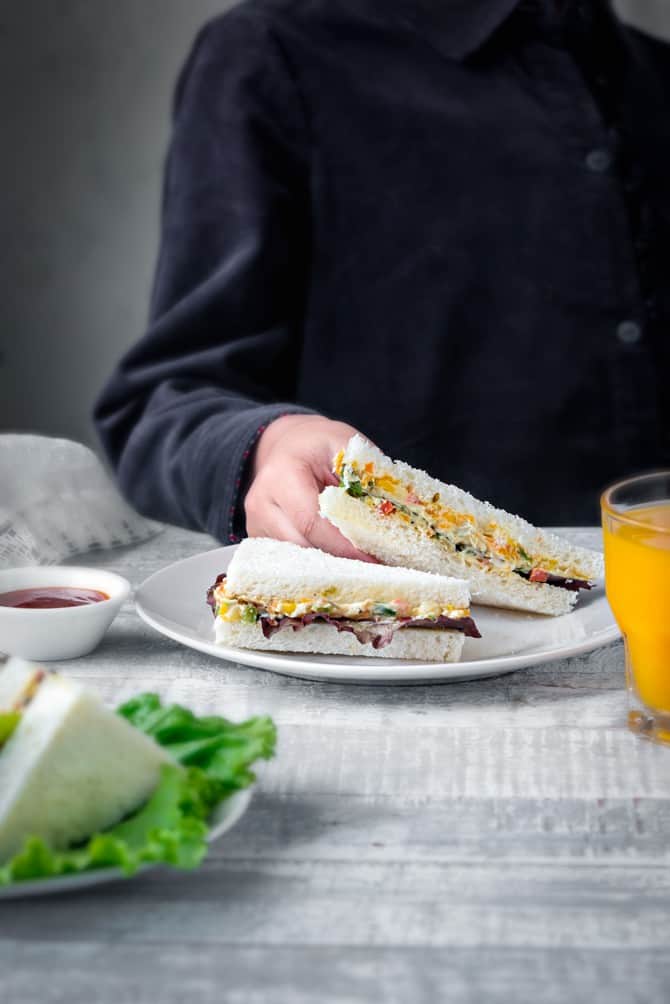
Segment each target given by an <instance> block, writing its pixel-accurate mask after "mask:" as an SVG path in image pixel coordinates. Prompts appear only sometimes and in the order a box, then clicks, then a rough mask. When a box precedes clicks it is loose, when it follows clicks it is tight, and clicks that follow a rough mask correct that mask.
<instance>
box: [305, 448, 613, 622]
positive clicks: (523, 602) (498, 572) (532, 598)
mask: <svg viewBox="0 0 670 1004" xmlns="http://www.w3.org/2000/svg"><path fill="white" fill-rule="evenodd" d="M362 444H364V441H363V440H362V439H361V437H360V436H354V437H353V438H352V440H351V441H350V444H349V445H350V447H353V448H352V450H351V453H350V450H349V448H347V451H346V453H345V461H346V460H348V459H349V457H350V456H353V457H354V458H355V459H356V460H358V461H359V462H360V463H362V464H365V463H367V462H368V461H370V460H371V461H372V462H373V463H374V465H375V471H376V472H378V471H382V472H383V473H390V474H391V476H393V477H395V478H398V479H400V480H402V481H405V482H409V483H412V484H413V485H414V490H415V491H416V493H417V495H418V496H419V497H421V498H423V497H429V498H430V497H432V496H433V495H435V494H436V493H439V494H440V500H441V502H443V503H444V504H445V505H448V506H450V507H451V508H453V509H455V510H456V511H459V512H464V513H470V514H471V515H473V516H474V517H475V519H481V520H489V519H495V520H496V521H497V522H498V523H499V524H500V525H501V526H502V527H504V528H505V529H506V530H508V531H509V532H510V533H511V534H512V535H513V536H514V537H515V538H516V539H517V540H518V541H519V543H520V544H521V546H522V547H524V549H525V550H526V551H528V552H529V553H530V554H537V553H543V554H544V555H546V556H547V557H556V558H557V559H559V560H562V561H564V562H565V563H567V564H569V565H574V566H575V567H576V568H578V569H579V571H580V573H581V574H580V577H583V576H585V577H587V578H589V579H592V580H598V579H601V578H602V576H603V559H602V555H600V554H598V553H597V552H595V551H589V550H587V549H586V548H581V547H574V546H573V545H571V544H570V543H568V542H566V541H563V540H561V538H560V537H558V536H556V535H555V534H549V533H545V532H544V531H542V530H539V529H536V528H535V527H533V526H531V524H530V523H527V522H526V521H525V520H523V519H521V518H520V517H518V516H511V515H509V514H508V513H505V512H504V511H503V510H498V509H494V508H493V506H491V505H489V503H487V502H478V501H477V500H476V499H474V498H473V497H472V496H471V495H468V494H467V493H466V492H463V491H461V490H460V489H458V488H455V487H454V486H453V485H443V484H442V483H441V482H439V481H436V480H435V479H434V478H431V477H430V476H429V475H427V474H425V473H424V472H422V471H415V470H414V469H413V468H411V467H408V466H407V465H406V464H401V463H399V462H398V461H390V460H388V459H387V458H386V457H384V455H383V454H382V453H381V452H380V451H379V450H377V449H376V447H373V446H370V444H366V445H365V448H364V447H363V445H362ZM319 508H320V512H321V515H322V516H324V517H325V518H326V519H328V520H329V521H330V522H331V523H332V524H333V525H334V526H336V527H337V528H338V530H340V532H341V533H343V534H344V536H345V537H347V539H348V540H350V541H351V543H352V544H354V545H355V546H356V547H358V548H359V549H360V550H361V551H364V552H366V553H367V554H372V555H374V556H375V557H376V558H378V559H379V560H380V561H383V562H385V563H386V564H388V565H405V566H408V567H410V568H417V569H421V570H423V571H426V572H435V573H438V574H440V575H445V576H458V577H460V578H466V579H467V580H468V583H469V585H470V591H471V595H472V602H473V603H481V604H484V605H487V606H495V607H508V608H511V609H515V610H526V611H529V612H532V613H541V614H549V615H553V616H557V615H561V614H565V613H568V612H569V611H570V610H571V609H572V608H573V606H574V605H575V603H576V602H577V599H578V597H579V594H578V593H577V592H572V591H570V590H567V589H562V588H560V587H557V586H550V585H548V584H546V583H541V582H529V581H528V580H527V579H524V578H523V577H522V576H520V575H516V574H514V573H513V572H512V573H510V572H509V571H508V570H506V569H498V568H495V567H491V568H487V567H486V566H476V565H474V564H471V563H467V562H465V561H464V560H463V559H462V557H461V556H460V554H459V553H458V552H456V551H450V550H448V549H447V548H445V547H443V546H442V545H441V544H440V543H438V541H436V540H435V539H433V538H430V537H427V536H426V535H425V534H423V533H421V532H420V530H418V529H417V528H416V527H415V526H414V525H413V524H411V523H405V522H404V521H402V520H398V519H393V518H392V517H391V518H389V517H385V516H382V515H381V514H380V513H379V512H378V511H377V510H376V509H373V508H370V507H369V506H367V505H365V504H364V503H362V502H361V501H360V500H359V499H355V498H352V497H351V496H350V495H349V494H348V493H347V492H346V491H345V490H344V489H342V488H335V487H328V488H325V489H324V490H323V492H322V493H321V495H320V498H319Z"/></svg>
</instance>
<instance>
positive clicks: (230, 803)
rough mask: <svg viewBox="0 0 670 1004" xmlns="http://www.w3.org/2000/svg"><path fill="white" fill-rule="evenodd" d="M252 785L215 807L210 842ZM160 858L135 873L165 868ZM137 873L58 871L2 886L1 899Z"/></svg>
mask: <svg viewBox="0 0 670 1004" xmlns="http://www.w3.org/2000/svg"><path fill="white" fill-rule="evenodd" d="M252 792H253V787H251V788H246V789H245V790H244V791H236V792H235V793H234V794H233V795H230V796H229V797H228V798H226V799H225V800H224V801H223V802H221V804H220V805H219V806H218V807H217V809H216V810H215V811H214V813H213V815H212V818H211V820H210V830H209V833H208V834H207V842H208V843H210V844H211V843H213V841H215V840H218V838H219V837H221V836H223V834H224V833H226V832H227V830H230V829H232V827H233V826H234V825H235V823H237V822H238V820H239V819H241V817H242V816H243V815H244V813H245V812H246V811H247V807H248V805H249V802H250V801H251V794H252ZM165 867H167V866H166V865H163V864H161V863H160V862H156V863H155V864H154V863H151V862H150V863H149V864H146V865H141V867H140V868H138V870H137V871H136V872H135V875H141V874H142V873H143V872H146V871H149V870H150V869H151V868H165ZM135 875H131V876H128V875H125V874H124V873H123V872H122V871H121V869H120V868H97V869H96V870H95V871H90V872H81V873H80V874H79V875H59V876H57V877H55V878H43V879H35V880H34V881H27V882H15V883H14V884H13V885H7V886H0V899H22V898H23V897H24V896H47V895H51V894H53V893H57V892H79V891H80V890H81V889H85V888H87V887H88V886H92V885H101V884H102V883H104V882H118V881H120V880H121V879H128V878H134V877H135Z"/></svg>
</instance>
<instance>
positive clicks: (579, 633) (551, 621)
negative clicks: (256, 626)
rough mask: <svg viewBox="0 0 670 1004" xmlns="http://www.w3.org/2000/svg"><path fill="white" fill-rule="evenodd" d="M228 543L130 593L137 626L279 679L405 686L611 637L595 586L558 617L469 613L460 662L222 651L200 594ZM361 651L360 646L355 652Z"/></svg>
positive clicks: (488, 670)
mask: <svg viewBox="0 0 670 1004" xmlns="http://www.w3.org/2000/svg"><path fill="white" fill-rule="evenodd" d="M557 532H559V533H561V534H562V536H564V537H565V538H566V539H567V540H569V541H572V542H573V543H579V544H581V545H585V546H591V547H594V548H599V546H600V531H599V530H595V529H593V530H574V529H568V530H565V529H564V530H559V531H557ZM235 550H236V545H231V546H230V547H219V548H216V549H215V550H213V551H206V552H205V553H204V554H196V555H194V557H192V558H185V559H184V560H183V561H177V562H175V563H174V564H173V565H169V566H168V567H167V568H163V569H162V570H161V571H160V572H156V574H155V575H152V576H151V577H150V578H148V579H147V580H146V581H145V582H143V583H142V585H141V586H140V588H139V589H138V591H137V593H136V596H135V600H136V604H137V611H138V613H139V615H140V617H142V619H143V620H145V621H146V622H147V624H150V625H151V627H153V628H155V629H156V630H157V631H160V633H161V634H164V635H167V637H168V638H173V639H174V640H175V641H178V642H180V643H181V644H182V645H187V646H188V647H189V648H194V649H197V650H198V651H200V652H206V653H207V654H208V655H213V656H216V657H217V658H219V659H227V660H228V661H230V662H234V663H238V664H241V665H243V666H254V667H256V668H258V669H269V670H272V671H273V672H274V673H281V674H283V675H285V676H298V677H301V678H303V679H308V680H324V681H328V682H346V683H366V684H369V683H384V684H412V683H426V682H430V681H433V682H435V681H441V682H446V681H453V680H471V679H476V678H478V677H485V676H497V675H499V674H501V673H511V672H512V671H513V670H515V669H521V668H523V667H524V666H534V665H537V664H538V663H541V662H549V661H551V660H552V659H564V658H566V657H567V656H570V655H578V654H579V653H581V652H589V651H591V650H592V649H594V648H599V647H600V646H602V645H606V644H607V643H608V642H611V641H614V640H615V639H616V638H618V637H619V630H618V628H617V626H616V624H615V622H614V618H613V617H612V614H611V612H610V608H609V606H608V604H607V600H606V599H605V591H604V589H603V588H602V586H598V587H597V588H596V589H593V590H592V591H591V592H583V593H582V594H581V596H580V599H579V603H578V605H577V608H576V609H575V610H573V611H572V613H569V614H566V615H565V616H563V617H544V616H541V615H538V614H523V613H515V612H514V611H511V610H498V609H495V608H494V607H474V608H473V614H474V618H475V620H476V622H477V625H478V627H479V630H480V631H481V634H482V637H481V639H474V638H466V639H465V646H464V648H463V655H462V658H461V661H460V662H454V663H441V662H439V663H438V662H428V663H421V662H413V661H410V660H399V659H369V658H367V659H366V658H365V656H364V655H363V654H362V655H361V657H360V658H357V657H353V656H336V655H314V654H312V653H310V654H309V655H299V654H293V653H286V652H276V653H274V652H265V651H263V652H260V651H258V652H257V651H254V650H252V649H241V648H229V647H227V646H224V645H218V644H217V643H216V642H215V641H214V629H213V618H212V612H211V610H210V609H209V607H208V606H207V604H206V594H207V589H208V588H209V586H211V585H212V583H213V582H214V580H215V579H216V576H217V575H218V574H219V573H220V572H225V571H226V569H227V567H228V563H229V562H230V559H231V558H232V556H233V554H234V553H235ZM361 648H362V646H361Z"/></svg>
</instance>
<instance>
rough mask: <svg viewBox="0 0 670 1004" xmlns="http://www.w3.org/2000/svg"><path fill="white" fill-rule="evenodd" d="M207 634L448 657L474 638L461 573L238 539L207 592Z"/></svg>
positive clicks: (229, 639)
mask: <svg viewBox="0 0 670 1004" xmlns="http://www.w3.org/2000/svg"><path fill="white" fill-rule="evenodd" d="M207 601H208V603H209V605H210V606H211V607H212V610H213V612H214V616H215V621H214V630H215V635H216V640H217V642H219V643H220V644H222V645H230V646H236V647H238V648H253V649H271V650H274V651H280V652H315V653H322V654H331V655H357V656H377V657H382V658H389V659H418V660H421V661H423V662H456V661H457V660H458V659H459V657H460V654H461V650H462V648H463V643H464V639H465V636H466V635H468V636H470V637H474V638H478V637H479V632H478V630H477V628H476V626H475V624H474V621H473V620H472V618H471V616H470V593H469V590H468V586H467V583H465V582H463V581H462V580H459V579H449V578H445V577H444V576H441V575H432V574H430V573H428V572H417V571H413V570H410V569H407V568H385V567H384V566H382V565H375V564H371V563H367V562H364V561H351V560H349V559H348V558H336V557H334V556H333V555H332V554H325V553H324V552H323V551H319V550H317V549H315V548H305V547H298V546H297V545H296V544H290V543H286V542H283V541H278V540H269V539H266V538H262V537H257V538H249V539H247V540H243V541H242V543H241V544H240V545H239V547H238V549H237V551H236V552H235V554H234V556H233V559H232V561H231V562H230V565H229V566H228V571H227V573H226V574H225V575H220V576H219V577H218V579H217V580H216V582H215V583H214V585H213V586H212V587H211V588H210V590H209V592H208V594H207Z"/></svg>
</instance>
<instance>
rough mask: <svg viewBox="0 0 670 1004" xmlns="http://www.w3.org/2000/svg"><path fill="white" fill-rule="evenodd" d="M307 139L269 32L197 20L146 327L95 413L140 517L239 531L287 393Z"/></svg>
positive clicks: (255, 21)
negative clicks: (255, 469) (248, 486)
mask: <svg viewBox="0 0 670 1004" xmlns="http://www.w3.org/2000/svg"><path fill="white" fill-rule="evenodd" d="M308 170H309V165H308V143H307V140H306V126H305V120H304V114H303V109H302V105H301V103H300V99H299V95H298V93H297V91H296V88H295V85H294V81H293V78H292V74H291V71H290V67H289V65H288V63H287V62H286V60H285V58H284V54H283V51H282V49H281V48H280V45H279V43H278V42H277V41H276V39H275V38H274V36H273V35H272V32H271V30H270V28H269V27H268V26H267V25H266V24H265V23H264V22H263V21H262V20H261V19H260V18H259V17H257V16H255V15H254V12H253V10H251V11H248V10H246V9H236V10H234V11H232V12H230V13H229V14H227V15H224V16H223V17H222V18H219V19H218V20H217V21H214V22H212V23H211V24H210V25H209V26H207V27H206V28H205V29H204V30H203V32H202V33H201V35H200V36H199V38H198V40H197V41H196V44H195V47H194V50H193V52H192V54H191V56H190V59H189V60H188V62H187V64H186V66H185V68H184V70H183V71H182V75H181V78H180V81H179V84H178V86H177V93H176V99H175V114H174V124H173V136H172V142H171V146H170V151H169V155H168V161H167V166H166V172H165V182H164V196H163V211H162V234H161V247H160V254H159V260H158V265H157V269H156V277H155V283H154V290H153V295H152V303H151V313H150V323H149V327H148V330H147V332H146V334H145V335H144V337H143V338H142V339H141V340H140V341H139V342H138V343H137V344H136V345H135V346H134V347H133V348H132V349H131V350H130V351H129V352H128V354H127V355H126V356H125V357H124V359H123V360H122V361H121V363H120V364H119V366H118V368H117V370H116V371H115V373H114V374H113V376H112V377H111V379H110V381H109V382H108V384H107V386H106V387H105V389H104V391H103V393H102V395H101V397H100V399H99V401H98V403H97V405H96V408H95V421H96V425H97V429H98V433H99V435H100V438H101V441H102V444H103V446H104V449H105V451H106V453H107V455H108V457H109V459H110V461H111V463H112V466H113V468H114V470H115V472H116V475H117V478H118V481H119V484H120V486H121V489H122V491H123V492H124V494H125V495H126V496H127V498H128V499H129V500H130V501H131V502H132V503H133V504H134V505H135V506H136V508H137V509H139V511H140V512H142V513H144V514H146V515H149V516H152V517H154V518H157V519H162V520H165V521H166V522H171V523H176V524H180V525H183V526H187V527H190V528H193V529H200V530H206V531H208V532H209V533H211V534H212V535H214V536H215V537H217V538H219V539H220V540H230V539H235V538H236V537H237V536H239V535H240V534H241V533H242V532H243V518H242V512H241V494H242V490H243V487H244V483H245V480H246V479H247V478H248V466H249V465H248V461H249V458H250V455H251V451H252V450H253V446H254V443H255V441H256V440H257V438H258V436H259V435H260V433H261V432H262V430H263V429H264V428H265V427H266V426H267V424H268V423H269V422H272V421H273V420H274V419H276V418H277V417H279V416H280V415H282V414H287V413H300V412H306V413H310V410H309V409H307V408H302V407H301V406H300V405H298V404H296V403H295V387H296V382H297V367H298V360H299V356H300V338H301V317H302V313H303V303H304V298H305V285H306V276H307V275H308V262H309V205H308V193H309V184H308Z"/></svg>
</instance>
